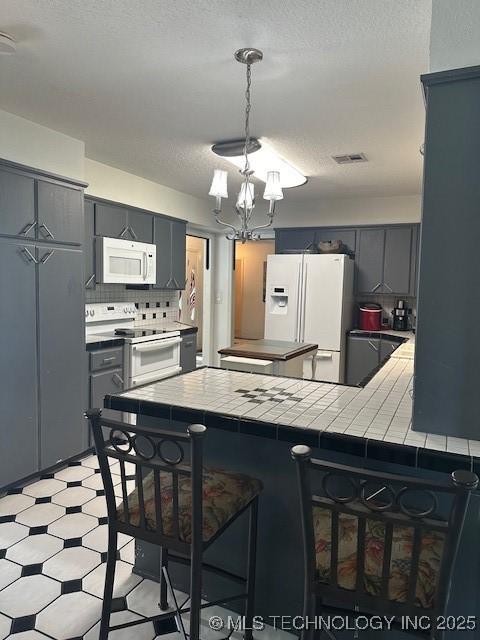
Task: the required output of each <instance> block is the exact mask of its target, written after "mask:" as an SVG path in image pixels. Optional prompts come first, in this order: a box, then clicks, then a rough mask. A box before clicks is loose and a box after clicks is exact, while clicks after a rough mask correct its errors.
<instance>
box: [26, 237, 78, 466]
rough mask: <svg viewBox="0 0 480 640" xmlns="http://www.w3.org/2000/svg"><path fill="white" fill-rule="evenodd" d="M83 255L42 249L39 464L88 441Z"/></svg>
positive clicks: (64, 455)
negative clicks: (85, 412)
mask: <svg viewBox="0 0 480 640" xmlns="http://www.w3.org/2000/svg"><path fill="white" fill-rule="evenodd" d="M82 274H83V255H82V252H81V251H80V250H76V249H71V250H70V249H56V248H55V249H51V250H47V249H42V250H39V265H38V301H39V304H38V318H39V356H40V362H39V365H40V367H39V368H40V464H41V468H42V469H44V468H45V467H48V466H49V465H52V464H55V463H56V462H58V461H59V460H63V459H65V458H68V457H70V456H73V455H75V454H77V453H80V452H81V451H82V450H83V449H84V448H85V445H86V439H87V430H86V427H85V420H84V419H83V411H84V410H85V407H86V403H85V397H84V389H85V382H84V369H83V363H84V351H85V345H84V342H85V324H84V304H85V301H84V284H83V279H82Z"/></svg>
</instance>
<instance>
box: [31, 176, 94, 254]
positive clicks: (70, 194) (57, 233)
mask: <svg viewBox="0 0 480 640" xmlns="http://www.w3.org/2000/svg"><path fill="white" fill-rule="evenodd" d="M37 190H38V192H37V198H38V203H37V207H38V223H37V224H38V226H37V237H38V238H39V239H40V240H46V241H48V240H56V241H58V242H71V243H75V244H81V243H82V240H83V234H84V221H83V191H81V190H79V189H72V188H70V187H65V186H63V185H59V184H55V183H53V182H47V181H43V180H38V181H37Z"/></svg>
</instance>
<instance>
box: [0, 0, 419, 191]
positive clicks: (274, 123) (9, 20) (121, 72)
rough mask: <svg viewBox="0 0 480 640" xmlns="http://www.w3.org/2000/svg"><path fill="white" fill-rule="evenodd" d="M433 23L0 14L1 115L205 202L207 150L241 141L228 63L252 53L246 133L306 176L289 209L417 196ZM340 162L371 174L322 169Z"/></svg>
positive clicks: (393, 3) (64, 1) (330, 14)
mask: <svg viewBox="0 0 480 640" xmlns="http://www.w3.org/2000/svg"><path fill="white" fill-rule="evenodd" d="M430 18H431V2H430V0H402V1H401V2H399V1H398V0H309V1H307V0H296V1H295V2H291V0H288V1H287V0H260V1H258V0H257V2H252V1H251V0H242V2H238V1H237V0H235V1H230V0H208V1H207V0H195V1H192V0H170V1H168V2H167V1H164V0H160V1H159V0H137V1H135V0H102V1H100V2H99V1H98V0H82V1H81V2H79V1H78V0H41V1H39V0H1V4H0V31H6V32H8V33H10V34H11V35H12V36H14V37H15V39H16V40H17V42H18V51H17V54H16V55H15V56H12V57H6V56H3V57H0V108H3V109H5V110H7V111H11V112H13V113H16V114H18V115H20V116H23V117H25V118H28V119H30V120H33V121H35V122H38V123H41V124H43V125H46V126H48V127H51V128H53V129H56V130H59V131H62V132H63V133H66V134H69V135H71V136H74V137H77V138H80V139H82V140H84V141H85V143H86V153H87V156H88V157H89V158H92V159H95V160H98V161H100V162H105V163H108V164H111V165H113V166H116V167H118V168H121V169H124V170H126V171H130V172H132V173H136V174H138V175H141V176H143V177H145V178H149V179H151V180H155V181H157V182H160V183H162V184H166V185H168V186H170V187H173V188H176V189H180V190H182V191H185V192H187V193H191V194H194V195H199V196H204V195H205V194H206V192H207V191H208V188H209V183H210V179H211V172H212V170H213V168H215V167H218V168H222V167H224V168H228V165H226V164H225V163H224V161H222V160H221V159H218V158H216V157H215V156H213V155H212V153H211V152H210V150H209V146H210V144H212V143H213V142H216V141H220V140H225V139H229V138H235V137H239V136H241V134H242V126H243V125H242V120H243V92H244V72H245V67H243V66H241V65H239V64H238V63H236V62H235V61H234V59H233V52H234V51H235V50H236V49H237V48H239V47H242V46H255V47H259V48H261V49H263V51H264V61H263V62H262V63H260V64H258V65H256V66H255V67H254V69H253V82H254V84H253V92H252V94H253V110H252V116H251V119H252V134H253V135H255V136H257V137H264V138H265V139H267V140H268V141H269V142H270V144H272V145H273V146H274V147H275V148H276V149H277V151H278V152H279V153H280V154H281V155H283V156H284V157H285V158H286V159H288V160H289V161H290V162H291V163H293V164H295V165H296V166H297V167H298V168H299V169H300V170H301V171H303V172H304V173H305V174H306V175H308V176H309V182H308V184H307V185H306V186H303V187H300V188H298V189H296V190H292V191H291V192H290V193H289V199H291V200H293V201H295V200H296V199H297V198H298V199H316V198H330V197H350V196H357V195H365V196H367V195H368V196H372V195H394V194H395V195H396V194H411V193H416V192H419V190H420V182H421V157H420V156H419V153H418V147H419V145H420V143H421V142H422V138H423V126H424V107H423V101H422V96H421V91H420V86H419V75H420V74H421V73H423V72H425V71H427V70H428V46H429V32H430ZM349 152H364V153H365V154H366V155H367V157H368V158H369V160H370V162H369V163H367V164H359V165H350V166H338V165H336V164H335V163H334V162H333V160H331V158H330V156H331V155H333V154H343V153H349ZM232 174H233V169H232ZM234 179H235V180H238V178H237V177H235V178H234ZM232 186H233V185H232Z"/></svg>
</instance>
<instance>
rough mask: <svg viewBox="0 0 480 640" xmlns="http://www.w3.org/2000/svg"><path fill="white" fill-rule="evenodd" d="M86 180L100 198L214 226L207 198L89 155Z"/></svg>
mask: <svg viewBox="0 0 480 640" xmlns="http://www.w3.org/2000/svg"><path fill="white" fill-rule="evenodd" d="M85 182H88V184H89V186H88V188H87V189H86V191H85V193H88V194H90V195H94V196H97V197H98V198H105V199H106V200H116V201H117V202H122V203H124V204H131V205H132V206H134V207H140V208H141V209H148V210H150V211H155V212H157V213H164V214H166V215H169V216H173V217H175V218H183V219H185V220H188V221H189V222H191V223H193V224H195V225H200V226H202V227H209V226H210V227H212V226H213V225H212V218H213V215H212V213H211V205H210V203H209V202H208V200H207V198H205V199H204V200H202V199H200V198H195V197H194V196H190V195H188V194H186V193H182V192H180V191H175V189H170V188H169V187H165V186H164V185H161V184H158V183H157V182H151V181H150V180H145V179H144V178H140V177H139V176H136V175H134V174H132V173H127V172H125V171H121V170H120V169H115V168H114V167H110V166H109V165H106V164H102V163H100V162H96V161H95V160H90V159H89V158H85Z"/></svg>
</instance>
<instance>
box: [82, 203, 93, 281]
mask: <svg viewBox="0 0 480 640" xmlns="http://www.w3.org/2000/svg"><path fill="white" fill-rule="evenodd" d="M94 235H95V205H94V203H93V202H92V201H91V200H85V238H84V242H83V261H84V264H85V274H84V280H85V288H87V289H94V288H95V241H94Z"/></svg>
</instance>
